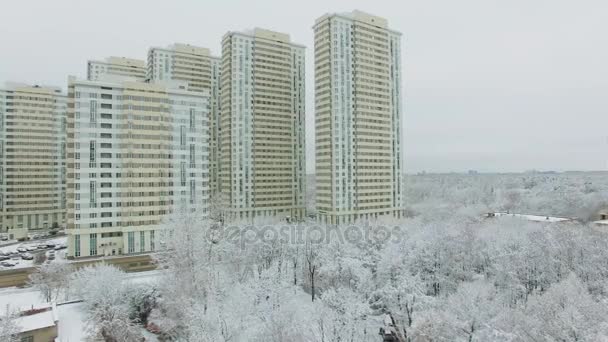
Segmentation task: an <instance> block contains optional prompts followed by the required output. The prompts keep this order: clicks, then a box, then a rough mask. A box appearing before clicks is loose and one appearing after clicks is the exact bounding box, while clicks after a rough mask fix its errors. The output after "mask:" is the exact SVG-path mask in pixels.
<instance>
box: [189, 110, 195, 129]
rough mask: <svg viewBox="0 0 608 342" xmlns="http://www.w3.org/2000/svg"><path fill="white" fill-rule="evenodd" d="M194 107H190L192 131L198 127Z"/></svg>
mask: <svg viewBox="0 0 608 342" xmlns="http://www.w3.org/2000/svg"><path fill="white" fill-rule="evenodd" d="M194 113H195V112H194V108H190V131H194V129H195V128H196V116H194Z"/></svg>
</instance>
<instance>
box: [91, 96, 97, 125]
mask: <svg viewBox="0 0 608 342" xmlns="http://www.w3.org/2000/svg"><path fill="white" fill-rule="evenodd" d="M90 105H91V115H90V122H91V123H96V122H97V101H96V100H91V104H90Z"/></svg>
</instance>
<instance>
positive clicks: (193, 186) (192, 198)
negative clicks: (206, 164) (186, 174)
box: [190, 179, 196, 204]
mask: <svg viewBox="0 0 608 342" xmlns="http://www.w3.org/2000/svg"><path fill="white" fill-rule="evenodd" d="M195 201H196V181H195V180H194V179H191V180H190V203H191V204H194V202H195Z"/></svg>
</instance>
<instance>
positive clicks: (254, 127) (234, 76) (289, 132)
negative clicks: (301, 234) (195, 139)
mask: <svg viewBox="0 0 608 342" xmlns="http://www.w3.org/2000/svg"><path fill="white" fill-rule="evenodd" d="M304 85H305V81H304V47H303V46H301V45H297V44H294V43H292V42H290V39H289V36H288V35H286V34H283V33H278V32H273V31H268V30H263V29H255V30H253V31H252V32H245V33H241V32H228V33H227V34H226V35H224V38H223V40H222V71H221V101H220V102H221V109H222V111H221V115H220V130H221V136H220V139H221V156H220V174H221V191H222V193H223V194H224V195H225V196H226V200H227V204H228V207H229V214H228V216H229V219H233V220H239V219H240V220H253V219H255V218H256V217H285V218H287V217H289V218H294V219H298V218H302V217H303V216H304V215H305V198H306V197H305V191H306V186H305V172H306V171H305V170H306V164H305V160H304V155H305V151H304V149H305V136H304V126H305V125H304V119H305V105H304V102H305V101H304V97H305V86H304Z"/></svg>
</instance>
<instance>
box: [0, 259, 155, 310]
mask: <svg viewBox="0 0 608 342" xmlns="http://www.w3.org/2000/svg"><path fill="white" fill-rule="evenodd" d="M161 272H162V271H158V270H154V271H148V272H138V273H129V274H127V276H126V279H127V281H129V282H132V283H137V284H141V283H149V282H153V281H155V280H157V279H158V278H159V277H160V275H161ZM70 299H74V298H70ZM43 304H45V302H44V300H43V298H42V297H41V296H40V293H39V292H38V291H36V290H34V289H32V288H30V287H27V288H22V289H21V288H15V287H8V288H4V289H0V313H5V312H6V310H7V308H9V309H10V310H11V311H15V310H21V309H26V308H31V307H38V306H40V305H43Z"/></svg>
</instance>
